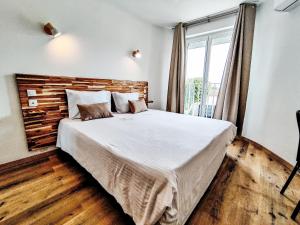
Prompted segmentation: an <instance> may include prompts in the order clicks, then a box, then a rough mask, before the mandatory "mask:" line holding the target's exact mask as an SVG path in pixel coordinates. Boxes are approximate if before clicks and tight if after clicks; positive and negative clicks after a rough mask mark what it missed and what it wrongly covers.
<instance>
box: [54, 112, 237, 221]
mask: <svg viewBox="0 0 300 225" xmlns="http://www.w3.org/2000/svg"><path fill="white" fill-rule="evenodd" d="M235 134H236V127H235V126H234V125H233V124H232V123H230V122H226V121H220V120H214V119H207V118H201V117H194V116H188V115H181V114H176V113H169V112H164V111H159V110H149V111H146V112H143V113H138V114H114V117H112V118H105V119H98V120H91V121H85V122H83V121H80V120H71V119H68V118H65V119H63V120H61V122H60V124H59V129H58V139H57V146H58V147H60V148H61V149H62V150H63V151H65V152H67V153H69V154H70V155H71V156H72V157H73V158H74V159H75V160H76V161H78V162H79V163H80V164H81V165H82V166H83V167H84V168H85V169H86V170H87V171H88V172H90V173H91V174H92V175H93V176H94V177H95V179H96V180H97V181H98V182H99V183H100V184H101V185H102V186H103V188H104V189H105V190H106V191H107V192H109V193H110V194H111V195H113V196H114V197H115V199H116V200H117V201H118V202H119V204H120V205H121V206H122V208H123V210H124V212H125V213H127V214H129V215H130V216H131V217H132V218H133V220H134V222H135V223H136V224H137V225H144V224H146V225H148V224H149V225H152V224H156V223H158V224H162V225H164V224H174V225H175V224H184V223H185V221H186V220H187V218H188V217H189V215H190V214H191V213H192V211H193V209H194V208H195V206H196V205H197V203H198V202H199V200H200V198H201V197H202V196H203V194H204V192H205V191H206V189H207V187H208V186H209V184H210V182H211V181H212V179H213V177H214V176H215V174H216V172H217V170H218V168H219V167H220V165H221V162H222V160H223V158H224V156H225V152H226V146H227V145H228V144H230V143H231V141H232V140H233V138H234V137H235Z"/></svg>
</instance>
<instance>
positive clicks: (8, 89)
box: [0, 74, 27, 163]
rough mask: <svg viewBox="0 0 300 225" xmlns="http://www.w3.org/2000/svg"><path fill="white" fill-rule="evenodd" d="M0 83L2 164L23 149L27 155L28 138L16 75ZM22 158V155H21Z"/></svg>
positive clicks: (5, 78)
mask: <svg viewBox="0 0 300 225" xmlns="http://www.w3.org/2000/svg"><path fill="white" fill-rule="evenodd" d="M1 80H2V81H0V87H1V89H0V90H1V91H0V99H1V103H2V104H3V103H4V104H3V105H2V107H1V108H0V127H1V129H0V143H1V146H0V153H1V155H2V156H1V157H0V163H3V162H6V161H9V160H10V158H15V157H14V152H18V154H20V151H21V149H20V148H23V150H25V151H24V155H25V153H27V149H26V148H25V149H24V147H26V137H25V132H24V125H23V119H22V114H21V109H20V103H19V98H18V92H17V86H16V81H15V75H14V74H10V75H4V76H2V78H1ZM21 156H22V155H21Z"/></svg>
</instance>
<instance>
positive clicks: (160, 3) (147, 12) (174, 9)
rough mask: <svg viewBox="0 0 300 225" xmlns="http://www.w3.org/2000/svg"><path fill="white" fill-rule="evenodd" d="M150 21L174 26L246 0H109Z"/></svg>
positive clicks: (232, 6) (160, 24)
mask: <svg viewBox="0 0 300 225" xmlns="http://www.w3.org/2000/svg"><path fill="white" fill-rule="evenodd" d="M107 1H108V2H111V3H113V4H114V5H116V6H118V7H120V8H122V9H123V10H125V11H127V12H129V13H131V14H134V15H136V16H138V17H140V18H142V19H144V20H146V21H148V22H151V23H153V24H156V25H158V26H163V27H172V26H174V25H175V24H176V23H178V22H186V21H190V20H193V19H197V18H200V17H203V16H207V15H210V14H214V13H217V12H220V11H224V10H228V9H231V8H234V7H237V6H238V5H239V4H240V3H241V2H244V0H107Z"/></svg>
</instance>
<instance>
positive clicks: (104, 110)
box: [77, 103, 113, 121]
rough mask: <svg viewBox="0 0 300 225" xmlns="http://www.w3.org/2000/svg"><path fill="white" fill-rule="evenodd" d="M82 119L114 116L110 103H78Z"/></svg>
mask: <svg viewBox="0 0 300 225" xmlns="http://www.w3.org/2000/svg"><path fill="white" fill-rule="evenodd" d="M77 106H78V109H79V113H80V118H81V120H82V121H87V120H94V119H99V118H108V117H113V114H112V113H111V111H110V105H109V104H108V103H96V104H90V105H77Z"/></svg>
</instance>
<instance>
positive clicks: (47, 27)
mask: <svg viewBox="0 0 300 225" xmlns="http://www.w3.org/2000/svg"><path fill="white" fill-rule="evenodd" d="M44 31H45V33H46V34H48V35H51V36H53V37H54V38H56V37H58V36H59V35H61V33H60V32H59V31H58V30H57V29H56V28H55V27H54V26H53V25H52V24H51V23H47V24H45V25H44Z"/></svg>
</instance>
